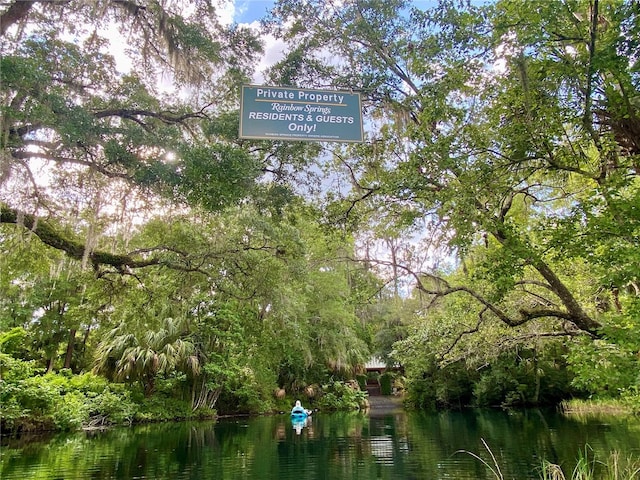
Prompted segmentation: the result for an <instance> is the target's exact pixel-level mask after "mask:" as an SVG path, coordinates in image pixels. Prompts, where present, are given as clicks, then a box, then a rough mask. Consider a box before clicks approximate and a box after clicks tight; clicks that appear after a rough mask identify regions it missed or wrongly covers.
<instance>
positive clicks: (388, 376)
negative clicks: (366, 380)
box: [380, 372, 393, 395]
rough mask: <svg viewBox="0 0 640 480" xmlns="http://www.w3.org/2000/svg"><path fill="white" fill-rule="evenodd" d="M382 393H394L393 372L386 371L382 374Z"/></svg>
mask: <svg viewBox="0 0 640 480" xmlns="http://www.w3.org/2000/svg"><path fill="white" fill-rule="evenodd" d="M380 393H381V394H382V395H391V394H392V393H393V374H392V373H389V372H386V373H383V374H382V375H380Z"/></svg>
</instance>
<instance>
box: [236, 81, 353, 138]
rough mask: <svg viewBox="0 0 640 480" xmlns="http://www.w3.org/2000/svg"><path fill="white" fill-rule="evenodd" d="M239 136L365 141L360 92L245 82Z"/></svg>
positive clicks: (241, 102)
mask: <svg viewBox="0 0 640 480" xmlns="http://www.w3.org/2000/svg"><path fill="white" fill-rule="evenodd" d="M240 138H255V139H261V140H303V141H309V142H362V141H363V140H364V133H363V129H362V107H361V104H360V94H358V93H352V92H340V91H335V90H310V89H297V88H289V87H266V86H260V85H243V86H242V96H241V101H240Z"/></svg>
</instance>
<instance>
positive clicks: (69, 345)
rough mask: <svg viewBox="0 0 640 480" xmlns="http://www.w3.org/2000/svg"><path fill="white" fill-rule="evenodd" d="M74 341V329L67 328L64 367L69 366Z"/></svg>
mask: <svg viewBox="0 0 640 480" xmlns="http://www.w3.org/2000/svg"><path fill="white" fill-rule="evenodd" d="M75 343H76V329H75V328H72V329H71V330H69V341H68V342H67V352H66V353H65V356H64V367H63V368H71V359H72V358H73V349H74V347H75Z"/></svg>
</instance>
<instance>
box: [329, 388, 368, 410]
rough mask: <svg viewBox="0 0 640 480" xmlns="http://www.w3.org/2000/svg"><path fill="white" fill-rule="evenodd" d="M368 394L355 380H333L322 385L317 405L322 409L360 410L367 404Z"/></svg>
mask: <svg viewBox="0 0 640 480" xmlns="http://www.w3.org/2000/svg"><path fill="white" fill-rule="evenodd" d="M366 395H367V394H366V392H364V391H362V390H360V389H359V388H358V387H357V384H354V382H342V381H332V382H330V383H328V384H325V385H322V388H321V394H320V398H319V399H318V401H317V406H318V408H320V409H321V410H358V409H361V408H363V407H364V406H365V401H366Z"/></svg>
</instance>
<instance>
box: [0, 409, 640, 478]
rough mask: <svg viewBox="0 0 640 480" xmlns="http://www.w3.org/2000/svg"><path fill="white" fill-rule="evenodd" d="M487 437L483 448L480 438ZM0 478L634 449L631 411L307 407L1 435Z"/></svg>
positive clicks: (520, 464)
mask: <svg viewBox="0 0 640 480" xmlns="http://www.w3.org/2000/svg"><path fill="white" fill-rule="evenodd" d="M483 440H484V441H486V443H487V445H488V446H489V447H490V449H491V452H488V451H487V450H486V449H485V447H484V444H483ZM3 441H4V444H3V445H2V449H1V450H0V458H1V464H0V478H2V479H20V480H24V479H25V478H29V479H32V478H33V479H54V478H64V479H85V478H93V479H125V478H126V479H131V478H138V479H151V478H154V479H172V480H174V479H177V480H181V479H189V480H191V479H194V480H195V479H198V480H200V479H237V478H240V479H261V480H262V479H265V480H269V479H324V478H329V479H331V480H340V479H347V478H348V479H372V478H380V479H386V478H389V479H410V478H429V479H444V478H456V479H474V480H480V479H490V478H494V477H493V475H492V474H491V473H490V472H488V471H487V469H486V468H485V467H484V465H482V463H481V462H479V461H478V460H477V459H475V458H473V457H472V456H471V455H468V454H465V453H459V452H460V451H463V450H466V451H468V452H473V453H476V454H478V455H480V456H482V457H483V458H485V459H487V460H488V461H489V463H492V460H491V457H490V455H494V456H495V457H496V460H497V462H498V463H499V465H500V468H501V470H502V473H503V475H504V478H517V479H538V478H540V475H539V468H540V466H541V459H542V458H546V459H548V460H550V461H553V462H555V463H560V464H562V465H563V466H564V467H565V469H569V471H570V469H571V468H572V466H573V465H575V462H576V460H577V458H578V455H579V453H580V452H581V451H584V448H585V445H587V444H588V445H589V446H590V448H591V449H592V450H593V453H594V455H595V456H596V457H597V458H599V459H600V460H603V461H606V459H607V457H608V454H609V452H611V451H613V450H617V451H619V452H621V454H622V456H624V457H626V456H628V455H630V454H633V455H636V457H640V419H637V418H620V417H610V418H602V417H600V418H584V419H580V418H566V417H562V416H559V415H556V414H553V413H548V412H542V411H536V410H531V411H523V412H512V413H505V412H500V411H498V412H496V411H482V410H474V411H469V412H442V413H434V414H426V413H405V412H402V411H396V412H393V413H391V414H384V415H368V414H364V413H335V414H327V413H314V415H313V417H312V418H311V417H309V419H308V420H307V421H306V422H305V423H304V424H303V425H296V424H294V423H293V422H292V421H291V418H290V416H289V415H288V414H287V415H280V416H274V417H262V418H251V419H249V418H236V419H225V420H221V421H219V422H218V423H212V422H204V423H176V424H173V423H171V424H161V425H144V426H138V427H135V428H122V429H113V430H109V431H105V432H92V433H78V434H69V435H59V436H55V437H53V438H50V439H45V440H43V441H30V442H22V443H20V442H16V441H8V440H7V439H4V440H3Z"/></svg>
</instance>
